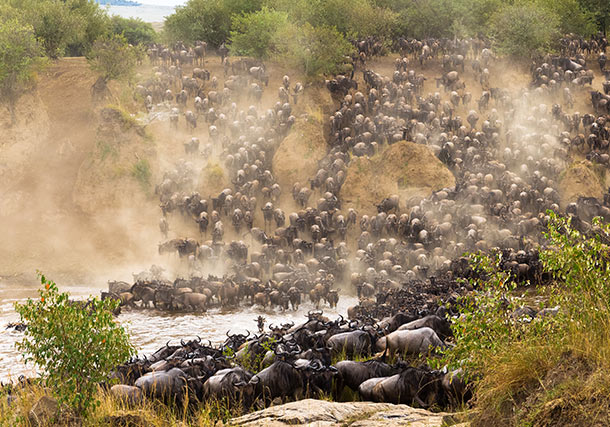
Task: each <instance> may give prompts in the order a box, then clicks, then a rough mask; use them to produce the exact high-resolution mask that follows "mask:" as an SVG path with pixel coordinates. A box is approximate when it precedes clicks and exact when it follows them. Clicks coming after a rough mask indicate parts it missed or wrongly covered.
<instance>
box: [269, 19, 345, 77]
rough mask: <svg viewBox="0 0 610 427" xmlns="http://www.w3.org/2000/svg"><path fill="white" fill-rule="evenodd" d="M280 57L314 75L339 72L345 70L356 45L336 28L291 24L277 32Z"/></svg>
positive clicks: (278, 54)
mask: <svg viewBox="0 0 610 427" xmlns="http://www.w3.org/2000/svg"><path fill="white" fill-rule="evenodd" d="M275 38H276V40H275V42H274V43H275V46H276V49H277V51H276V58H277V59H278V60H280V61H282V62H284V63H286V64H288V65H290V66H293V67H297V68H299V69H301V70H303V71H304V72H305V74H306V75H307V76H308V77H309V78H310V79H314V78H318V77H320V76H323V75H331V74H335V73H338V72H341V71H344V70H342V67H343V65H344V61H345V58H346V57H349V56H350V54H351V53H352V52H353V49H354V48H353V46H352V44H351V43H349V42H348V41H347V40H346V39H345V37H343V35H342V34H341V33H340V32H339V31H337V29H335V28H334V27H327V26H322V27H313V26H312V25H310V24H308V23H306V24H304V25H302V26H300V27H296V26H294V25H293V26H288V27H285V28H284V29H283V31H279V32H278V33H277V34H276V37H275Z"/></svg>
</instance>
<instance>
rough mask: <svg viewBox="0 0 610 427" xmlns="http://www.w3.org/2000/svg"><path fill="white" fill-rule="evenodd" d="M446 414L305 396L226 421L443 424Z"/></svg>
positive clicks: (258, 425)
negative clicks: (305, 397)
mask: <svg viewBox="0 0 610 427" xmlns="http://www.w3.org/2000/svg"><path fill="white" fill-rule="evenodd" d="M448 415H449V414H447V413H433V412H429V411H426V410H424V409H416V408H412V407H410V406H407V405H393V404H390V403H371V402H329V401H326V400H316V399H305V400H299V401H297V402H291V403H287V404H285V405H279V406H273V407H270V408H267V409H264V410H262V411H258V412H253V413H251V414H247V415H244V416H242V417H239V418H234V419H232V420H231V421H230V422H229V424H230V425H239V426H247V427H263V426H265V427H285V426H288V425H291V426H295V425H296V426H299V425H301V426H302V425H315V426H319V427H322V426H324V427H331V426H341V425H350V426H360V427H386V426H387V427H390V426H411V427H424V426H425V427H433V426H441V425H446V422H447V420H448ZM443 423H445V424H443Z"/></svg>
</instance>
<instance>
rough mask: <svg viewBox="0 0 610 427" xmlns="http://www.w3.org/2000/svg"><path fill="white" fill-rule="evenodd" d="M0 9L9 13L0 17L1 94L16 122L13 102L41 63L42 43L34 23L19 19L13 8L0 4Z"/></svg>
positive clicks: (30, 80)
mask: <svg viewBox="0 0 610 427" xmlns="http://www.w3.org/2000/svg"><path fill="white" fill-rule="evenodd" d="M0 11H1V12H4V13H6V15H4V16H5V18H4V19H3V18H0V93H1V95H2V98H3V99H5V100H7V101H8V105H9V108H10V110H11V114H12V118H13V121H14V119H15V116H14V109H13V107H14V103H15V101H16V100H17V97H18V96H19V94H20V93H21V92H22V91H23V90H24V89H26V88H27V87H28V86H29V85H30V84H31V82H32V80H33V76H34V73H35V71H36V70H37V68H38V67H39V65H40V64H41V58H40V46H39V44H38V42H37V41H36V37H35V36H34V29H33V28H32V26H31V25H28V24H25V23H23V22H22V21H20V20H19V19H18V18H17V17H16V13H14V10H11V9H9V8H7V7H0ZM11 15H12V16H11ZM0 16H1V15H0Z"/></svg>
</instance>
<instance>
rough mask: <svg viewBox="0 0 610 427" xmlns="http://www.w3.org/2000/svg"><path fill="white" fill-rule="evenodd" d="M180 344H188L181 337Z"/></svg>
mask: <svg viewBox="0 0 610 427" xmlns="http://www.w3.org/2000/svg"><path fill="white" fill-rule="evenodd" d="M180 345H181V346H182V347H184V346H186V344H185V343H184V340H183V339H181V340H180Z"/></svg>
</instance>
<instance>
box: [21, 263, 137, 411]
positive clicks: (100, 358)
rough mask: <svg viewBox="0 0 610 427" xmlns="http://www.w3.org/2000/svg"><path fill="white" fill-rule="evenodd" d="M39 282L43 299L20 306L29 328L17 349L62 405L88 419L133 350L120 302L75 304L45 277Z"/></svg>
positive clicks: (94, 299)
mask: <svg viewBox="0 0 610 427" xmlns="http://www.w3.org/2000/svg"><path fill="white" fill-rule="evenodd" d="M40 282H41V283H42V285H43V288H42V289H41V290H39V298H38V299H35V300H34V299H28V300H27V301H26V302H25V303H23V304H20V303H17V304H15V310H16V311H17V313H19V316H20V317H21V321H22V322H25V323H27V325H28V327H27V329H26V331H25V337H24V338H23V340H22V341H21V342H19V343H17V348H18V350H20V351H22V352H23V355H24V357H25V360H26V362H33V363H34V364H35V365H36V366H37V367H39V368H40V375H41V378H42V381H43V383H44V384H45V386H46V387H48V388H50V389H51V390H52V392H53V394H54V395H55V396H56V397H57V399H58V401H59V402H60V403H65V404H67V405H69V406H70V407H71V408H72V409H73V410H74V411H75V412H76V413H77V414H78V415H81V416H83V415H86V414H87V412H88V411H89V410H90V409H92V408H93V407H95V406H96V405H97V404H98V403H99V402H98V401H97V399H96V395H97V393H98V384H99V383H100V382H103V381H108V380H109V378H110V374H111V373H112V371H113V370H114V368H115V367H116V365H117V364H119V363H122V362H124V361H126V360H127V359H128V358H129V357H131V356H132V355H133V354H134V348H133V346H132V345H131V344H130V342H129V337H128V335H127V333H126V331H125V330H124V329H123V327H122V326H120V325H119V324H118V323H116V322H115V320H114V316H113V314H112V312H113V311H114V310H115V309H116V308H117V307H118V301H113V300H110V299H108V300H104V301H101V300H99V299H97V298H93V299H90V300H88V301H87V302H86V304H85V303H75V302H72V301H70V300H69V295H68V294H67V293H60V292H59V290H58V288H57V285H56V284H55V283H54V282H52V281H50V280H47V279H46V278H45V276H43V275H40Z"/></svg>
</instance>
